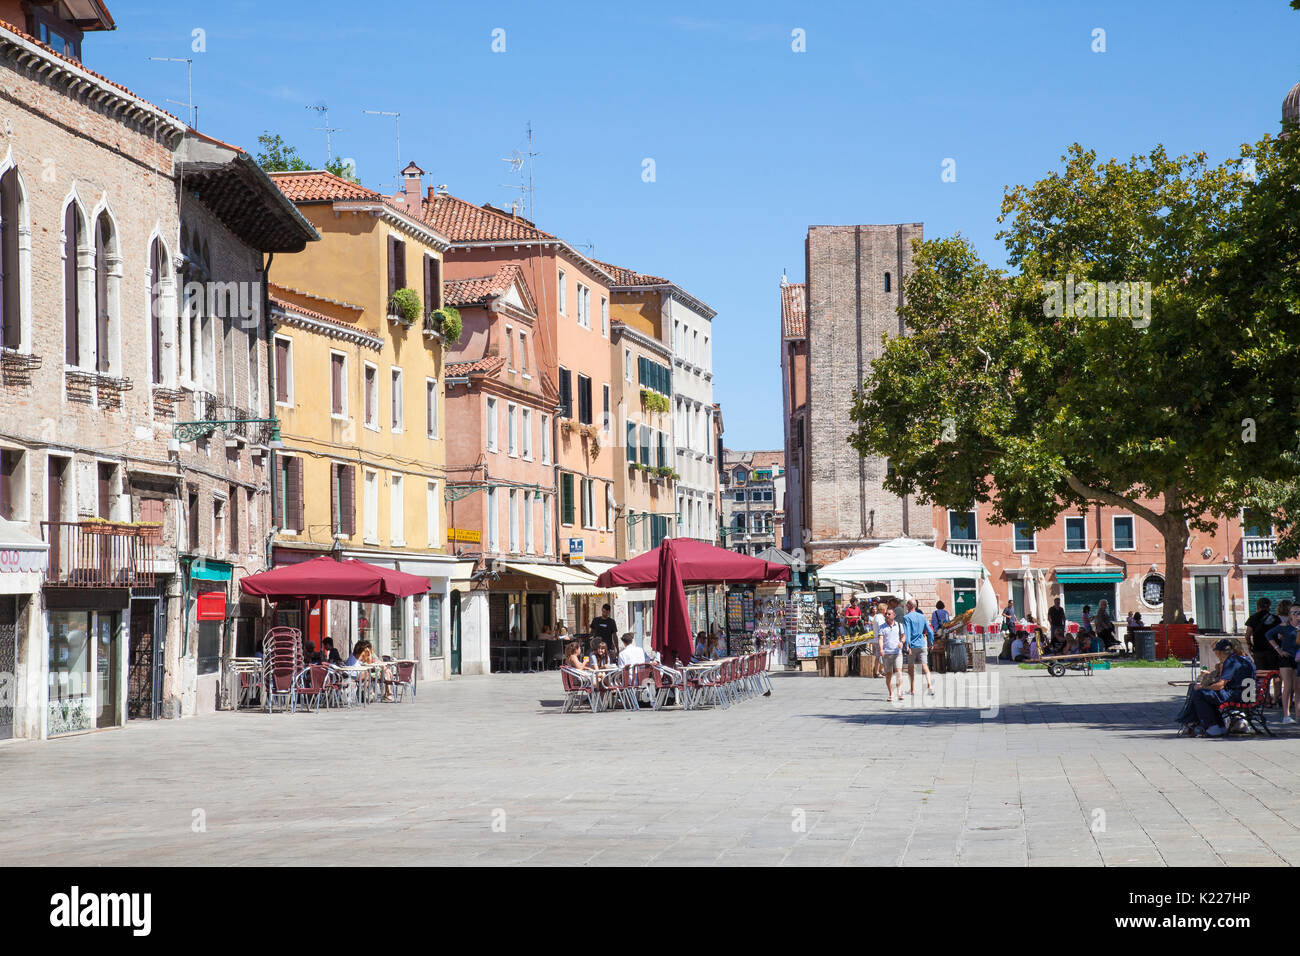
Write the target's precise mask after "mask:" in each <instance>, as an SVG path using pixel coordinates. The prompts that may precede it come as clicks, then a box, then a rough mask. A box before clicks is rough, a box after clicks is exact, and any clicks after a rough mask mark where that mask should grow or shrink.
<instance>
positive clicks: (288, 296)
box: [271, 167, 458, 679]
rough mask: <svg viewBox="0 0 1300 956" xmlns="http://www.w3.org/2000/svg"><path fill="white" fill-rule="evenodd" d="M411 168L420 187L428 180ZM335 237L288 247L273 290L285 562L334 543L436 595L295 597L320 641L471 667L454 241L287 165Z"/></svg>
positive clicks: (305, 204) (446, 670)
mask: <svg viewBox="0 0 1300 956" xmlns="http://www.w3.org/2000/svg"><path fill="white" fill-rule="evenodd" d="M413 169H414V167H410V168H408V172H407V175H408V189H409V188H410V186H411V182H410V181H411V179H412V178H414V179H415V183H414V189H415V192H416V195H417V196H418V190H419V178H418V171H416V172H417V175H414V176H413V175H412V173H411V170H413ZM273 178H274V179H275V181H276V183H277V185H278V186H279V187H280V188H281V190H283V191H284V193H285V195H286V196H288V197H289V198H290V199H291V200H293V202H294V203H295V204H296V205H297V207H298V209H299V210H300V211H301V212H302V214H303V216H304V217H305V218H306V219H307V220H308V221H309V222H310V223H312V224H313V225H314V226H315V227H316V229H317V231H318V232H319V233H320V235H321V241H320V242H318V243H314V244H313V246H312V248H311V249H310V250H309V251H307V252H304V253H300V254H297V255H292V256H283V257H277V258H276V259H275V261H274V267H273V268H274V271H273V275H274V276H275V280H274V283H273V285H272V287H271V295H272V308H271V315H272V320H273V323H274V325H275V330H274V339H273V345H272V362H271V365H272V379H273V382H272V388H273V391H274V396H275V411H276V416H277V417H278V418H279V421H280V431H281V441H282V444H283V448H281V449H279V450H278V451H277V453H276V461H275V463H274V468H273V474H274V478H273V483H272V490H273V502H274V504H273V523H274V525H275V529H276V530H275V535H274V544H275V546H274V549H273V553H272V561H273V563H274V564H275V565H276V566H282V565H286V564H293V563H297V562H299V561H303V560H308V559H310V558H313V557H317V556H319V555H321V554H330V553H332V554H334V555H335V556H336V557H339V558H342V559H347V558H357V559H359V560H362V561H366V562H368V563H371V564H376V565H380V566H382V567H388V568H394V569H396V570H400V571H405V572H408V573H411V574H417V575H420V576H421V577H424V578H427V579H428V580H429V582H430V590H429V593H428V595H425V596H420V597H416V598H407V599H404V600H401V601H398V602H397V603H396V604H395V605H393V606H391V607H386V606H383V605H367V604H351V603H347V602H339V601H330V602H324V604H323V605H321V606H317V605H307V604H304V605H302V606H300V607H298V608H296V609H292V608H280V609H278V610H279V611H280V614H281V620H282V622H283V623H288V624H291V625H294V626H300V627H302V628H303V630H304V633H306V634H307V636H308V638H309V639H310V640H312V641H313V643H314V644H315V646H316V647H317V649H320V648H321V646H322V643H323V642H324V640H325V639H326V638H329V639H330V640H331V641H332V643H333V646H334V648H335V649H336V650H337V651H338V652H339V654H340V656H343V657H346V656H347V654H348V651H349V650H350V649H351V648H352V647H353V646H354V645H355V644H356V643H357V642H358V641H360V640H368V641H370V642H371V644H372V645H373V646H374V649H375V652H376V653H377V654H389V655H391V656H392V657H394V658H396V659H410V660H415V661H417V662H418V663H419V665H420V666H419V672H420V676H421V678H423V679H438V678H442V677H446V676H449V675H450V674H452V673H454V672H456V671H457V670H458V668H457V666H456V664H457V661H456V659H455V657H456V653H455V652H456V650H457V648H456V647H455V646H454V642H453V641H452V640H451V635H450V633H449V624H450V623H451V622H450V621H449V617H450V614H449V611H450V609H449V607H448V600H447V596H448V591H449V584H450V580H451V578H452V576H453V572H454V570H455V567H456V561H455V559H454V558H452V557H451V556H449V555H448V554H447V553H446V551H445V547H444V546H445V533H446V520H445V506H444V496H445V493H446V481H447V476H446V469H445V463H446V454H445V432H444V423H443V404H444V402H443V393H444V384H443V337H442V324H441V314H440V313H438V312H437V310H438V309H439V308H440V307H441V305H442V254H443V252H444V250H445V249H446V248H447V240H446V239H445V237H443V236H442V235H440V234H439V233H437V232H436V231H434V230H433V229H431V228H430V227H429V226H428V224H427V223H424V222H422V221H421V220H420V219H419V218H418V217H417V216H414V215H411V214H410V212H409V211H408V209H407V207H406V205H405V201H404V197H403V195H402V194H399V195H397V196H395V197H394V196H385V195H382V194H380V193H377V192H375V191H373V190H369V189H365V188H364V187H362V186H360V185H358V184H356V183H352V182H349V181H347V180H344V179H341V178H339V177H337V176H333V175H331V174H329V173H326V172H320V171H313V172H304V173H277V174H274V176H273Z"/></svg>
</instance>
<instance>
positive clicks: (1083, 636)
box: [998, 598, 1145, 661]
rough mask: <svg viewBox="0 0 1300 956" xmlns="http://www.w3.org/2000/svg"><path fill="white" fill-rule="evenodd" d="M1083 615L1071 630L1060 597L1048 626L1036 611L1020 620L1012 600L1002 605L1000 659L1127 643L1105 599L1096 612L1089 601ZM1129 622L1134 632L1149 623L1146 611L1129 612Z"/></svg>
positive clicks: (1089, 650) (1049, 612)
mask: <svg viewBox="0 0 1300 956" xmlns="http://www.w3.org/2000/svg"><path fill="white" fill-rule="evenodd" d="M1079 617H1080V620H1079V630H1078V632H1077V633H1075V634H1071V633H1070V632H1069V631H1068V630H1067V629H1066V626H1065V608H1064V607H1062V606H1061V599H1060V598H1057V599H1056V600H1055V601H1053V602H1052V606H1051V607H1049V608H1048V609H1047V627H1044V626H1043V625H1042V624H1040V623H1039V622H1037V621H1035V620H1034V617H1033V615H1032V614H1030V615H1026V617H1025V620H1024V621H1023V622H1021V621H1018V620H1017V619H1016V608H1015V604H1014V602H1012V601H1010V600H1008V601H1007V604H1006V607H1004V608H1003V609H1002V638H1003V640H1002V652H1001V653H1000V654H999V655H998V658H999V660H1004V661H1036V660H1038V659H1039V658H1040V657H1044V656H1053V655H1057V654H1089V653H1101V652H1103V651H1109V650H1111V649H1112V648H1115V647H1118V646H1120V645H1121V644H1122V643H1123V642H1121V641H1120V639H1119V637H1117V636H1116V628H1115V621H1114V619H1113V618H1112V617H1111V613H1110V608H1109V606H1108V604H1107V602H1106V600H1105V599H1102V600H1101V601H1100V602H1099V603H1098V604H1097V613H1096V615H1094V614H1093V613H1092V605H1090V604H1085V605H1084V606H1083V609H1082V612H1081V613H1080V615H1079ZM1126 623H1127V624H1128V633H1130V634H1131V633H1132V632H1133V631H1134V630H1135V629H1140V628H1142V627H1144V626H1145V625H1144V624H1143V622H1142V615H1141V614H1138V613H1136V612H1134V613H1130V614H1129V616H1128V619H1127V622H1126Z"/></svg>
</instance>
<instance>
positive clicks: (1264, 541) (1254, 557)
mask: <svg viewBox="0 0 1300 956" xmlns="http://www.w3.org/2000/svg"><path fill="white" fill-rule="evenodd" d="M1276 540H1277V539H1276V538H1275V537H1273V535H1269V536H1267V537H1250V536H1247V537H1244V538H1242V539H1241V556H1242V559H1243V560H1245V561H1272V560H1273V543H1274V542H1275V541H1276Z"/></svg>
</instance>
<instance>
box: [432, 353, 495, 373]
mask: <svg viewBox="0 0 1300 956" xmlns="http://www.w3.org/2000/svg"><path fill="white" fill-rule="evenodd" d="M505 364H506V360H505V358H504V357H503V356H501V355H488V356H485V357H484V358H481V359H475V360H474V361H473V362H448V363H447V364H446V365H445V366H444V367H443V374H444V375H449V376H454V377H460V376H464V375H471V374H475V375H478V374H481V375H495V374H496V373H497V372H499V371H501V368H502V366H504V365H505Z"/></svg>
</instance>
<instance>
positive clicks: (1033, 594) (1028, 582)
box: [1025, 571, 1038, 622]
mask: <svg viewBox="0 0 1300 956" xmlns="http://www.w3.org/2000/svg"><path fill="white" fill-rule="evenodd" d="M1035 574H1036V572H1034V571H1026V572H1025V615H1026V616H1027V617H1032V618H1033V619H1034V621H1035V622H1037V621H1038V588H1037V586H1036V585H1035V584H1034V575H1035Z"/></svg>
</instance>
